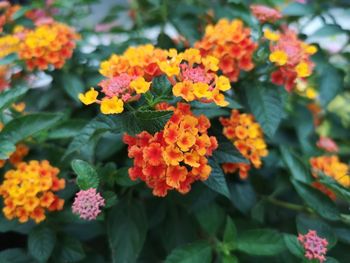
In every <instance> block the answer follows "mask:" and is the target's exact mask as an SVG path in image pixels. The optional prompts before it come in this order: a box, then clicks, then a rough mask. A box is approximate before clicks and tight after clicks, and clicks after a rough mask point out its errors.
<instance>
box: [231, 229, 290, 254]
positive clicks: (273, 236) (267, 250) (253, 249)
mask: <svg viewBox="0 0 350 263" xmlns="http://www.w3.org/2000/svg"><path fill="white" fill-rule="evenodd" d="M237 249H238V250H240V251H243V252H245V253H247V254H250V255H257V256H272V255H277V254H279V253H281V252H282V251H283V250H285V249H286V247H285V244H284V242H283V236H282V235H281V234H280V233H278V232H277V231H275V230H270V229H256V230H248V231H245V232H243V233H242V234H241V235H239V237H238V247H237Z"/></svg>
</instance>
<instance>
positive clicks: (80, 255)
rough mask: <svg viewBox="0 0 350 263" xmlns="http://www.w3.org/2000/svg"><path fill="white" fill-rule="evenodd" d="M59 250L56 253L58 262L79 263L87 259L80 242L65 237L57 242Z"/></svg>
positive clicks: (55, 257) (55, 256)
mask: <svg viewBox="0 0 350 263" xmlns="http://www.w3.org/2000/svg"><path fill="white" fill-rule="evenodd" d="M57 244H58V248H57V250H56V251H55V252H54V259H55V260H56V262H57V263H58V262H77V261H80V260H82V259H84V258H85V252H84V250H83V247H82V245H81V243H80V241H79V240H77V239H75V238H73V237H70V236H63V237H62V238H61V239H59V240H58V242H57Z"/></svg>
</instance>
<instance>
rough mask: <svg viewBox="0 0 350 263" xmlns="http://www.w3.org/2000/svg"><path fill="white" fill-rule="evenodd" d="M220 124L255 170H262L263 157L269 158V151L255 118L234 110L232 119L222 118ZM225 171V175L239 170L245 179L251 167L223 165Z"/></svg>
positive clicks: (234, 164)
mask: <svg viewBox="0 0 350 263" xmlns="http://www.w3.org/2000/svg"><path fill="white" fill-rule="evenodd" d="M220 122H221V124H222V125H223V126H224V129H223V133H224V135H225V136H226V137H227V138H228V139H229V140H231V141H232V142H233V144H234V146H235V147H236V148H237V149H238V150H239V151H240V153H241V154H242V155H243V156H244V157H245V158H247V159H248V160H249V161H250V162H251V163H252V164H253V166H254V167H255V168H260V167H261V165H262V161H261V157H265V156H267V154H268V150H267V146H266V143H265V141H264V135H263V132H262V129H261V127H260V125H259V124H258V123H257V122H255V120H254V116H253V115H251V114H247V113H239V112H238V111H237V110H232V113H231V116H230V118H220ZM223 169H224V172H225V173H234V172H235V171H237V170H238V171H239V175H240V177H241V178H242V179H245V178H247V176H248V171H249V169H250V165H249V164H245V163H226V164H223Z"/></svg>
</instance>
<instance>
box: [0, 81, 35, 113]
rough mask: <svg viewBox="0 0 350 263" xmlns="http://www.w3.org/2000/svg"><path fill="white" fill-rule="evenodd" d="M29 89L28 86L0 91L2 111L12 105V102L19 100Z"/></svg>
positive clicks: (0, 107)
mask: <svg viewBox="0 0 350 263" xmlns="http://www.w3.org/2000/svg"><path fill="white" fill-rule="evenodd" d="M27 91H28V89H27V88H26V87H21V86H20V87H15V88H11V89H8V90H5V91H3V92H1V93H0V111H2V110H4V109H6V108H8V107H9V106H11V105H12V103H15V102H16V101H17V100H19V99H20V98H21V97H23V95H24V94H26V92H27Z"/></svg>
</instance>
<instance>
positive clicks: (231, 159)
mask: <svg viewBox="0 0 350 263" xmlns="http://www.w3.org/2000/svg"><path fill="white" fill-rule="evenodd" d="M213 157H214V159H215V161H216V162H217V163H219V164H222V163H248V160H247V159H246V158H244V157H243V155H242V154H241V153H240V152H239V151H238V150H237V149H236V148H235V147H234V146H233V144H232V142H230V141H228V140H226V141H220V142H219V147H218V148H217V149H216V150H215V151H214V153H213Z"/></svg>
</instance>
